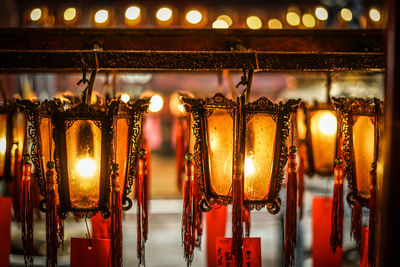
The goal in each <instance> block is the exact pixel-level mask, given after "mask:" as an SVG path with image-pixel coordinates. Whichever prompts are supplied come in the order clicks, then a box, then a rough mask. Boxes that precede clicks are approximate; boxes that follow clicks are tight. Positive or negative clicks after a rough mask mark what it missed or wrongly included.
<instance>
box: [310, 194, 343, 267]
mask: <svg viewBox="0 0 400 267" xmlns="http://www.w3.org/2000/svg"><path fill="white" fill-rule="evenodd" d="M331 212H332V198H331V197H314V198H313V202H312V233H313V237H312V259H313V266H314V267H336V266H342V249H341V248H337V249H336V252H335V253H333V252H332V249H331V245H330V238H331Z"/></svg>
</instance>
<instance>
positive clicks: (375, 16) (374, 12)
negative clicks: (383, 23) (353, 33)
mask: <svg viewBox="0 0 400 267" xmlns="http://www.w3.org/2000/svg"><path fill="white" fill-rule="evenodd" d="M369 18H370V19H371V20H372V21H374V22H378V21H380V20H381V12H379V10H378V9H376V8H371V9H370V10H369Z"/></svg>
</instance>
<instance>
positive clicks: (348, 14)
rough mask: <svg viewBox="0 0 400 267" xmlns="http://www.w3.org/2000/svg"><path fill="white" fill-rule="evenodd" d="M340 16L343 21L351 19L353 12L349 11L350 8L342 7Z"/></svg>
mask: <svg viewBox="0 0 400 267" xmlns="http://www.w3.org/2000/svg"><path fill="white" fill-rule="evenodd" d="M340 16H341V17H342V19H343V20H344V21H351V20H352V19H353V13H351V10H350V9H348V8H343V9H342V10H341V11H340Z"/></svg>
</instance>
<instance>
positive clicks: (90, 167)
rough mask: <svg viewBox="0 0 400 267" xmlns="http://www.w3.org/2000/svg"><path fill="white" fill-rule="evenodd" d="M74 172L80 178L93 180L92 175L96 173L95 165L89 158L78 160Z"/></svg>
mask: <svg viewBox="0 0 400 267" xmlns="http://www.w3.org/2000/svg"><path fill="white" fill-rule="evenodd" d="M76 170H77V172H78V174H79V175H80V176H82V177H84V178H92V179H93V175H94V174H95V172H96V163H95V161H94V160H93V159H91V158H89V157H85V158H82V159H79V160H78V161H77V163H76Z"/></svg>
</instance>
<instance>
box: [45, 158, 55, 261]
mask: <svg viewBox="0 0 400 267" xmlns="http://www.w3.org/2000/svg"><path fill="white" fill-rule="evenodd" d="M47 168H48V170H47V172H46V242H47V243H46V245H47V246H46V266H47V267H53V266H57V248H58V227H57V224H58V218H57V206H56V197H57V196H56V192H55V187H56V180H55V179H54V170H53V169H54V162H52V161H49V162H48V163H47Z"/></svg>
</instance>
